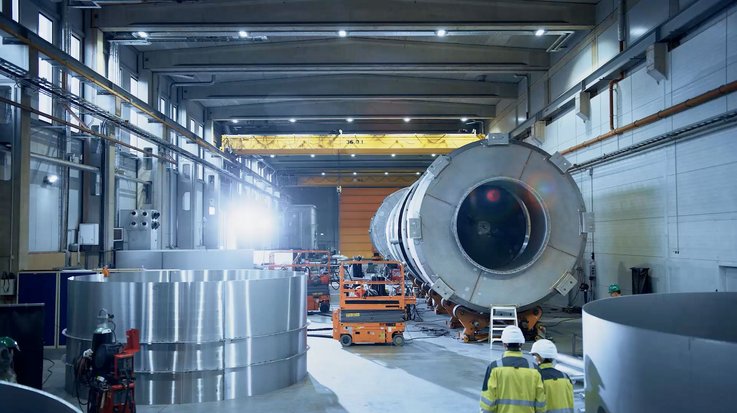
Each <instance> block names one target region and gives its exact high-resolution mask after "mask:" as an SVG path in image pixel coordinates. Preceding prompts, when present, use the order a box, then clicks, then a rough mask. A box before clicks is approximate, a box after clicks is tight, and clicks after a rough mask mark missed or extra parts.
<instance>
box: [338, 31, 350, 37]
mask: <svg viewBox="0 0 737 413" xmlns="http://www.w3.org/2000/svg"><path fill="white" fill-rule="evenodd" d="M338 36H340V37H347V36H348V32H347V31H345V30H338Z"/></svg>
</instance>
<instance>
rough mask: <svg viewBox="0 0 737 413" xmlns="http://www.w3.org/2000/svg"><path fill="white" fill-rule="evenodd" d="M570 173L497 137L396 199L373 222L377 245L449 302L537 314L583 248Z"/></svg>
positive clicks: (434, 170) (440, 166)
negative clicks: (511, 307)
mask: <svg viewBox="0 0 737 413" xmlns="http://www.w3.org/2000/svg"><path fill="white" fill-rule="evenodd" d="M569 167H570V163H568V162H567V161H566V160H565V158H563V157H562V156H560V155H558V154H555V155H553V156H551V155H549V154H547V153H546V152H544V151H543V150H541V149H539V148H537V147H535V146H532V145H529V144H526V143H522V142H517V141H509V140H508V138H507V137H506V136H499V135H495V134H491V135H489V138H487V139H485V140H483V141H479V142H478V143H476V142H474V143H471V144H468V145H466V146H463V147H461V148H459V149H456V150H454V151H453V152H451V153H450V154H449V155H447V156H440V157H438V158H437V159H436V160H435V161H434V162H433V163H432V165H430V167H429V168H428V169H427V171H426V172H425V173H424V174H423V175H422V176H421V177H420V179H419V180H418V181H417V182H415V184H413V185H412V186H411V187H408V188H404V189H401V190H399V191H397V192H395V193H393V194H391V195H389V196H388V197H387V198H386V199H385V200H384V203H383V204H382V205H381V207H380V208H379V210H378V211H377V213H376V215H375V216H374V217H373V219H372V222H371V230H370V232H371V238H372V241H373V243H374V246H375V247H376V249H377V250H378V251H379V252H380V253H381V254H382V255H384V256H385V257H386V258H388V259H393V260H398V261H402V262H404V263H406V265H407V268H408V269H409V271H410V272H411V274H413V275H414V276H415V277H416V278H417V281H418V282H420V283H422V284H423V285H424V286H425V287H428V288H430V289H432V290H433V291H434V292H435V293H437V294H439V295H440V296H441V297H442V298H443V301H449V302H452V303H455V304H456V305H459V306H462V307H465V308H467V309H470V310H473V311H476V312H479V313H488V312H489V310H490V306H491V305H495V304H497V305H502V304H503V305H516V306H517V307H519V308H520V309H521V310H524V309H529V308H533V306H534V305H535V304H537V303H539V302H541V301H543V300H545V299H547V298H549V297H550V296H552V295H553V294H556V287H557V286H559V284H560V283H561V281H562V280H564V279H565V278H566V276H567V275H569V273H570V272H572V270H573V268H574V266H575V265H576V263H577V261H578V260H579V258H580V257H581V255H582V254H583V250H584V247H585V245H586V233H585V232H583V225H582V223H583V213H584V211H585V205H584V201H583V198H582V196H581V193H580V191H579V189H578V186H577V185H576V183H575V182H574V180H573V179H572V178H571V176H570V175H569V174H568V173H566V170H567V169H568V168H569ZM568 279H569V280H570V277H568ZM456 308H457V307H456ZM453 313H454V316H458V314H457V310H453ZM459 318H460V317H459ZM486 319H488V317H486ZM461 323H463V320H462V319H461Z"/></svg>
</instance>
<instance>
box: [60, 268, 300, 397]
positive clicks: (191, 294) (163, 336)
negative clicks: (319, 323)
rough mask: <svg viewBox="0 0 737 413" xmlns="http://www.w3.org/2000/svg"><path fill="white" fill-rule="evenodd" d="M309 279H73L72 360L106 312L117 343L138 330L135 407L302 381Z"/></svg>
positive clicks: (159, 275) (192, 274)
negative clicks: (138, 349) (139, 345)
mask: <svg viewBox="0 0 737 413" xmlns="http://www.w3.org/2000/svg"><path fill="white" fill-rule="evenodd" d="M306 285H307V284H306V279H305V275H304V274H303V273H295V272H291V271H262V270H214V271H173V270H172V271H166V270H164V271H142V272H137V273H114V274H112V275H110V277H109V278H105V277H103V276H102V275H100V274H95V275H89V276H80V277H73V278H70V280H69V284H68V295H69V300H68V303H69V304H68V309H67V314H68V323H67V325H68V327H67V329H66V330H65V334H66V336H67V364H68V366H67V378H66V388H67V391H68V392H70V393H72V394H74V393H75V385H74V377H73V374H72V370H71V362H72V361H73V360H74V359H75V358H77V357H79V355H80V354H81V353H82V352H83V351H84V350H85V349H87V348H89V347H90V340H91V337H92V332H93V331H94V330H95V328H96V326H97V323H98V319H97V315H98V312H99V310H100V309H103V308H104V309H106V310H107V311H108V312H109V313H110V314H113V315H114V317H115V318H114V322H115V324H116V333H117V336H118V340H122V341H124V337H125V335H124V334H125V331H126V330H127V329H129V328H137V329H139V330H140V334H141V337H140V338H141V352H140V353H138V354H136V357H135V372H136V402H137V403H138V404H178V403H197V402H205V401H215V400H223V399H234V398H240V397H245V396H252V395H257V394H263V393H266V392H270V391H272V390H275V389H279V388H282V387H286V386H289V385H291V384H294V383H295V382H297V381H299V380H301V379H302V378H304V376H305V374H306V351H307V343H306V339H307V337H306V328H307V315H306V308H307V305H306V302H305V297H306V296H307V294H306Z"/></svg>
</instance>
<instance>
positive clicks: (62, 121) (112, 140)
mask: <svg viewBox="0 0 737 413" xmlns="http://www.w3.org/2000/svg"><path fill="white" fill-rule="evenodd" d="M0 103H5V104H8V105H11V106H15V107H16V108H19V109H22V110H25V111H27V112H31V113H35V114H37V115H40V116H45V117H47V118H49V119H51V120H53V121H54V122H56V123H59V124H61V125H65V126H70V127H72V128H76V129H79V130H80V131H82V132H84V133H86V134H88V135H92V136H95V137H98V138H100V139H104V140H106V141H108V142H110V143H113V144H115V145H120V146H124V147H126V148H128V149H133V150H134V151H138V152H141V153H143V154H144V155H150V156H153V157H155V158H158V159H160V160H162V161H165V162H169V163H172V164H176V162H174V161H173V160H172V159H170V158H168V157H166V156H161V155H157V154H152V153H149V152H146V151H145V150H143V149H140V148H138V147H136V146H133V145H131V144H129V143H126V142H123V141H119V140H117V139H115V138H111V137H110V136H107V135H103V134H102V133H99V132H95V131H93V130H92V129H89V128H86V127H84V126H82V125H75V124H73V123H72V122H69V121H67V120H65V119H61V118H59V117H56V116H52V115H50V114H48V113H44V112H41V111H40V110H37V109H35V108H33V107H31V106H27V105H24V104H22V103H18V102H16V101H13V100H10V99H6V98H4V97H1V96H0Z"/></svg>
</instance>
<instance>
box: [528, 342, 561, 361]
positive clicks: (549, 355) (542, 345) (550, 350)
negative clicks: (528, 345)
mask: <svg viewBox="0 0 737 413" xmlns="http://www.w3.org/2000/svg"><path fill="white" fill-rule="evenodd" d="M530 353H531V354H537V355H539V356H540V357H542V358H543V359H551V360H555V359H556V358H558V349H557V348H556V347H555V343H553V342H552V341H550V340H538V341H536V342H535V343H534V344H533V345H532V349H531V350H530Z"/></svg>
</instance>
